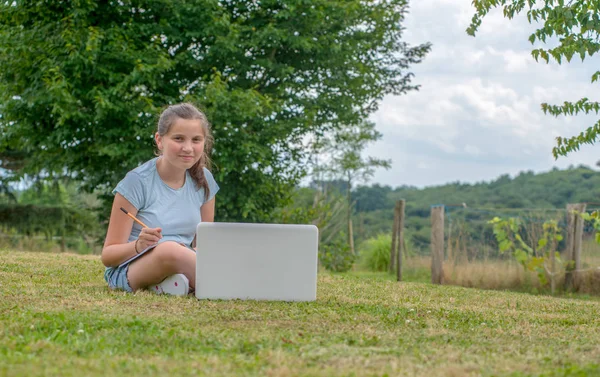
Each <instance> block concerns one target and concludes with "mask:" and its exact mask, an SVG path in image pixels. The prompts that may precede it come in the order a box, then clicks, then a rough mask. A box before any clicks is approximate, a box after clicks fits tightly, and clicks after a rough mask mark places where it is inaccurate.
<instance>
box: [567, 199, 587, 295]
mask: <svg viewBox="0 0 600 377" xmlns="http://www.w3.org/2000/svg"><path fill="white" fill-rule="evenodd" d="M585 209H586V204H585V203H577V204H567V249H566V250H565V260H566V261H567V271H566V273H565V289H566V290H568V289H572V288H574V289H577V287H578V282H577V272H578V271H579V270H580V269H581V243H582V239H583V218H582V217H581V216H580V215H578V214H579V213H582V212H585Z"/></svg>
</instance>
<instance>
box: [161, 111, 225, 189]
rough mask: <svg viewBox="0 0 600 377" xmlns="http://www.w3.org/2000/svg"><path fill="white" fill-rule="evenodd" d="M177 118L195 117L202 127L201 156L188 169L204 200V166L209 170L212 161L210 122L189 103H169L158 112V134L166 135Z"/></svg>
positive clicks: (192, 118)
mask: <svg viewBox="0 0 600 377" xmlns="http://www.w3.org/2000/svg"><path fill="white" fill-rule="evenodd" d="M177 119H186V120H194V119H197V120H199V121H200V124H201V125H202V129H203V130H204V151H202V156H201V157H200V160H198V162H196V163H195V164H194V165H193V166H192V167H191V168H189V169H188V171H189V173H190V175H191V177H192V179H193V181H194V183H195V184H196V188H197V189H198V190H200V189H201V188H204V200H206V199H208V196H209V187H208V181H207V180H206V176H205V175H204V168H207V169H209V170H210V168H211V165H212V161H211V160H210V153H211V151H212V146H213V137H212V134H211V132H210V123H209V122H208V118H206V115H205V114H204V113H203V112H202V111H200V110H198V109H197V108H196V107H194V105H192V104H190V103H180V104H177V105H171V106H169V107H167V108H166V109H165V110H164V111H163V112H162V114H160V118H159V119H158V134H159V135H160V136H164V135H166V134H167V133H168V132H169V130H170V129H171V126H172V125H173V124H174V123H175V122H176V121H177Z"/></svg>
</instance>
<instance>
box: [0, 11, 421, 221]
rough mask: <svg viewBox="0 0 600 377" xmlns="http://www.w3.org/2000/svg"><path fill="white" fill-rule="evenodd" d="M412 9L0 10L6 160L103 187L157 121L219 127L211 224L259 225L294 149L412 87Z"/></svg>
mask: <svg viewBox="0 0 600 377" xmlns="http://www.w3.org/2000/svg"><path fill="white" fill-rule="evenodd" d="M406 12H407V0H384V1H378V2H364V1H361V0H351V1H349V0H313V1H304V2H298V1H292V0H265V1H261V2H255V1H249V0H244V1H242V0H220V1H218V0H192V1H186V2H176V1H175V2H174V1H166V0H122V1H119V2H100V1H93V0H81V1H77V2H48V3H44V4H43V5H41V3H39V2H36V1H31V0H30V1H18V2H14V1H8V0H6V1H0V67H1V68H0V114H1V117H0V154H1V153H2V152H3V151H4V150H6V149H7V148H9V147H10V148H11V149H14V150H16V151H18V152H21V153H23V154H24V155H26V156H27V158H26V160H25V163H24V166H23V167H22V169H20V170H18V171H16V172H15V174H14V175H13V178H14V179H19V178H20V177H22V176H23V175H25V174H32V175H41V176H42V177H50V178H52V177H55V176H63V175H67V176H70V177H72V178H75V179H77V180H79V181H81V182H82V183H83V187H85V188H86V189H88V190H90V191H91V190H94V189H96V190H101V191H104V192H106V193H108V192H109V190H110V189H111V188H112V187H114V185H115V184H116V183H117V182H118V181H119V180H120V179H121V178H122V177H123V176H124V175H125V173H126V172H127V171H128V170H130V169H132V168H134V167H135V166H137V165H138V164H139V163H141V162H143V161H144V160H147V159H148V158H149V157H151V156H152V151H153V143H152V137H151V135H152V133H153V131H154V128H155V124H156V115H157V114H158V113H160V110H161V109H162V108H163V107H164V106H165V105H168V104H172V103H177V102H181V101H190V102H193V103H196V104H199V105H200V107H201V108H202V109H203V110H205V112H206V113H207V115H208V117H209V119H210V120H211V122H212V124H213V132H214V137H215V149H214V154H213V156H212V157H213V159H214V162H215V170H214V175H215V177H216V180H217V181H218V183H219V184H220V186H221V188H222V190H221V192H220V193H219V199H218V200H217V218H218V219H219V220H221V221H229V220H238V221H242V220H245V221H268V220H270V219H271V218H272V216H273V213H274V212H273V210H274V209H275V208H277V207H280V206H281V205H282V204H284V203H285V202H286V200H287V199H288V198H289V196H290V193H291V192H292V188H293V187H294V186H295V184H296V183H297V182H298V181H299V179H300V178H301V177H302V176H303V175H304V174H305V160H306V153H305V150H304V149H303V147H302V143H301V141H302V140H303V138H304V137H305V135H307V134H309V133H317V134H319V133H325V132H328V131H329V130H335V129H337V128H339V127H340V125H345V124H353V123H356V121H357V120H358V119H365V117H366V116H368V114H370V113H372V112H373V111H375V110H376V109H377V106H378V103H379V101H380V100H381V99H382V98H383V96H384V95H387V94H395V95H400V94H404V93H407V92H409V91H411V90H414V89H417V87H416V86H415V85H413V84H412V83H411V79H412V74H411V73H410V72H408V69H409V67H410V66H411V65H413V64H416V63H419V62H420V61H421V60H422V58H423V57H424V56H425V55H426V53H427V52H428V51H429V48H430V46H429V44H423V45H419V46H414V47H413V46H409V45H408V44H407V43H406V42H403V41H402V38H401V37H402V30H403V28H402V22H403V20H404V17H405V15H406Z"/></svg>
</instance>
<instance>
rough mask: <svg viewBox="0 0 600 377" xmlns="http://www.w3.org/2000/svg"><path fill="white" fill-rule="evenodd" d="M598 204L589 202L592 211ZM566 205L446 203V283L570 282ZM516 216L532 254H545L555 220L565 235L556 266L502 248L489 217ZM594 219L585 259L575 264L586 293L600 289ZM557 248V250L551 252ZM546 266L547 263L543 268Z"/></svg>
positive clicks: (542, 285)
mask: <svg viewBox="0 0 600 377" xmlns="http://www.w3.org/2000/svg"><path fill="white" fill-rule="evenodd" d="M595 209H597V208H596V207H591V208H590V207H588V209H587V212H590V211H593V210H595ZM567 216H568V214H567V210H566V209H546V208H469V207H466V206H464V205H452V206H445V220H444V249H445V252H444V254H445V258H444V263H443V271H444V282H445V284H455V285H461V286H469V287H479V288H490V289H517V290H519V289H539V290H544V289H546V288H547V286H548V284H549V283H548V281H550V280H554V281H555V283H556V284H557V285H558V286H564V285H565V275H566V272H567V271H568V270H569V269H573V268H572V267H570V265H569V263H568V256H567V255H565V250H566V249H567V244H566V243H567V226H568V219H567ZM496 217H497V218H500V219H508V218H517V219H518V220H519V223H520V227H519V229H518V233H519V235H520V236H521V237H522V239H523V240H524V242H525V243H526V244H527V245H529V246H531V248H532V256H533V257H536V258H541V257H543V255H541V251H540V250H539V249H540V248H538V242H539V240H540V239H541V238H542V237H543V236H544V224H546V223H548V222H550V221H554V222H556V224H557V225H558V228H559V232H560V234H561V236H562V240H560V241H558V242H557V243H556V248H555V251H556V252H558V255H557V257H556V258H555V260H554V261H553V264H552V269H551V270H550V269H549V268H548V263H546V262H548V260H546V262H545V263H546V264H542V265H537V267H536V268H534V269H528V268H526V266H525V264H524V263H520V262H518V261H517V259H516V258H515V255H514V254H513V252H512V251H510V250H508V251H504V252H502V251H500V248H499V242H498V240H497V239H496V236H495V235H494V231H493V225H492V224H491V223H490V220H492V219H494V218H496ZM595 233H596V232H595V229H594V227H593V224H591V223H589V222H584V226H583V235H582V238H581V254H580V255H581V257H580V258H581V259H580V260H581V263H580V266H579V269H575V270H574V272H573V273H574V274H576V275H577V284H576V287H575V288H576V289H577V290H578V291H580V292H584V293H596V294H597V293H600V244H598V243H597V242H596V240H595ZM552 254H554V253H552ZM542 267H543V268H544V269H545V270H544V269H542Z"/></svg>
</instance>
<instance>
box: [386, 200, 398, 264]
mask: <svg viewBox="0 0 600 377" xmlns="http://www.w3.org/2000/svg"><path fill="white" fill-rule="evenodd" d="M399 220H400V201H397V202H396V206H395V207H394V225H393V226H392V249H391V250H390V266H389V270H390V273H393V272H394V267H395V264H396V242H397V241H398V240H397V238H398V222H399Z"/></svg>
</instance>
